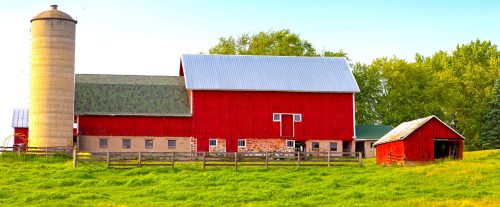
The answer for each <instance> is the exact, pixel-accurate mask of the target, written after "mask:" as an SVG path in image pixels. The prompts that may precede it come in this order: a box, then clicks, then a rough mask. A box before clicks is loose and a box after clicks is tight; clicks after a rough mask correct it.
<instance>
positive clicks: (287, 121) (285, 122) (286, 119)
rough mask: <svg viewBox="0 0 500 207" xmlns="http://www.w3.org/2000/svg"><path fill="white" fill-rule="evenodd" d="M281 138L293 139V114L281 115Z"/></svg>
mask: <svg viewBox="0 0 500 207" xmlns="http://www.w3.org/2000/svg"><path fill="white" fill-rule="evenodd" d="M281 136H282V137H293V115H291V114H282V115H281Z"/></svg>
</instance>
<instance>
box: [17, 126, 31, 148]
mask: <svg viewBox="0 0 500 207" xmlns="http://www.w3.org/2000/svg"><path fill="white" fill-rule="evenodd" d="M28 131H29V130H28V128H14V145H17V144H21V143H23V141H22V140H21V138H20V137H19V136H17V135H16V134H24V135H25V136H26V137H28Z"/></svg>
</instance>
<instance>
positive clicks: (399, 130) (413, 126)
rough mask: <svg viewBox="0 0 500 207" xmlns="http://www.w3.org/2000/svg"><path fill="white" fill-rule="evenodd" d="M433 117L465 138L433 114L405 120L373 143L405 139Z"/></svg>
mask: <svg viewBox="0 0 500 207" xmlns="http://www.w3.org/2000/svg"><path fill="white" fill-rule="evenodd" d="M433 118H435V119H436V120H438V121H440V122H441V123H442V124H444V125H445V126H446V127H448V128H449V129H451V130H452V131H453V132H455V133H456V134H458V136H460V137H461V138H462V139H465V138H464V137H463V136H462V135H461V134H459V133H458V132H457V131H455V130H454V129H452V128H451V127H449V126H448V125H447V124H446V123H444V122H443V121H441V120H440V119H439V118H437V117H436V116H434V115H432V116H428V117H424V118H420V119H415V120H413V121H408V122H403V123H401V124H399V125H398V126H397V127H396V128H394V129H393V130H391V131H390V132H389V133H387V134H386V135H384V136H383V137H382V138H380V139H379V140H378V141H376V142H375V144H373V145H374V146H375V145H379V144H383V143H388V142H395V141H399V140H403V139H405V138H406V137H408V135H410V134H411V133H413V132H414V131H415V130H417V129H418V128H420V127H421V126H422V125H424V124H425V123H427V122H428V121H429V120H431V119H433Z"/></svg>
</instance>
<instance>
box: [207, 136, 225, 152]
mask: <svg viewBox="0 0 500 207" xmlns="http://www.w3.org/2000/svg"><path fill="white" fill-rule="evenodd" d="M208 151H209V152H226V139H219V138H218V139H217V146H209V147H208Z"/></svg>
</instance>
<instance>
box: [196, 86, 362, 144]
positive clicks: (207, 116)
mask: <svg viewBox="0 0 500 207" xmlns="http://www.w3.org/2000/svg"><path fill="white" fill-rule="evenodd" d="M192 101H193V137H196V138H198V139H199V140H198V150H199V151H208V140H207V139H208V138H214V137H217V138H223V139H226V144H227V149H226V150H227V151H229V152H234V151H237V140H238V139H241V138H250V137H251V138H257V139H272V138H283V137H280V122H273V119H272V118H273V113H294V114H295V113H296V114H302V122H295V123H294V130H295V133H294V137H288V138H289V139H295V140H303V141H305V140H308V139H316V140H346V141H352V137H353V136H354V126H353V122H354V120H353V99H352V94H351V93H346V94H339V93H297V92H295V93H293V92H262V91H261V92H257V91H253V92H251V91H193V100H192Z"/></svg>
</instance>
